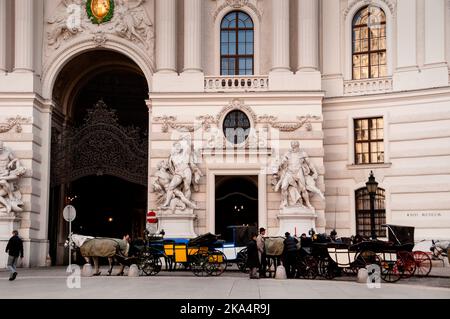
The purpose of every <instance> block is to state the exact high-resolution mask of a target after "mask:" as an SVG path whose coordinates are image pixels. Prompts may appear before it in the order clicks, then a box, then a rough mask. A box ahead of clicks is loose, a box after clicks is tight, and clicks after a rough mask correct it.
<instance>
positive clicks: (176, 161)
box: [153, 138, 203, 213]
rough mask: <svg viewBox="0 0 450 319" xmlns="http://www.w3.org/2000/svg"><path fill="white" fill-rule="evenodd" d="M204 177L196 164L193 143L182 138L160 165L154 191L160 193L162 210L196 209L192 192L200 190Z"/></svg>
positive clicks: (156, 174) (159, 200)
mask: <svg viewBox="0 0 450 319" xmlns="http://www.w3.org/2000/svg"><path fill="white" fill-rule="evenodd" d="M202 176H203V174H202V173H201V171H200V169H199V168H198V167H197V165H196V164H195V159H194V155H193V152H192V143H191V141H190V139H189V138H182V139H181V140H180V141H177V142H175V143H174V144H173V148H172V152H171V154H170V156H169V159H168V160H164V161H161V162H160V163H159V164H158V171H157V172H156V173H155V177H156V179H155V180H154V182H153V190H154V191H156V192H157V193H158V200H157V201H158V204H160V205H161V206H160V207H159V208H160V209H161V210H169V211H171V212H172V213H174V212H175V210H180V211H183V210H185V209H186V208H192V209H195V208H196V204H195V203H194V202H193V201H192V200H191V196H192V190H191V187H193V188H194V190H198V184H199V181H200V178H201V177H202Z"/></svg>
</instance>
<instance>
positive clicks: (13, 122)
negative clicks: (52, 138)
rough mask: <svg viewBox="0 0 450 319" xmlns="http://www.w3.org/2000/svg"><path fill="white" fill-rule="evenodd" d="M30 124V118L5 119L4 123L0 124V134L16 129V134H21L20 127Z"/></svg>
mask: <svg viewBox="0 0 450 319" xmlns="http://www.w3.org/2000/svg"><path fill="white" fill-rule="evenodd" d="M29 122H30V118H26V117H22V116H20V115H17V116H16V117H10V118H7V119H6V123H0V133H6V132H8V131H10V130H12V128H13V127H16V133H21V132H22V125H23V124H27V123H29Z"/></svg>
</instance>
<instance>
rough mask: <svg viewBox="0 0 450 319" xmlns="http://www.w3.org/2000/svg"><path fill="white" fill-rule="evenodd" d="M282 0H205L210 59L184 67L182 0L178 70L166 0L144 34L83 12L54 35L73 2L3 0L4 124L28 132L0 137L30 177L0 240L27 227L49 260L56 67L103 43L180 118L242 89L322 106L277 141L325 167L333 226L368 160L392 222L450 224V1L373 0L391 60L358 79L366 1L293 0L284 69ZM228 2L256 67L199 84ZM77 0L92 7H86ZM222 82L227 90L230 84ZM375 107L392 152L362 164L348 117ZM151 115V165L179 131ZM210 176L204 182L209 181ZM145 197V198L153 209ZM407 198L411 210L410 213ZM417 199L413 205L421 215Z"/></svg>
mask: <svg viewBox="0 0 450 319" xmlns="http://www.w3.org/2000/svg"><path fill="white" fill-rule="evenodd" d="M77 1H78V0H74V3H77ZM277 1H278V0H249V1H231V2H230V3H231V4H232V5H228V4H227V3H228V2H227V1H225V0H217V1H212V0H211V1H210V0H203V2H202V7H201V14H200V17H201V20H202V26H201V37H200V38H201V50H200V54H201V69H202V70H201V71H200V72H194V73H186V72H183V69H184V58H185V51H184V48H185V44H186V43H185V41H191V38H189V37H186V39H185V36H186V35H187V33H186V32H185V25H184V22H185V21H188V20H185V17H184V14H185V10H184V9H185V6H186V2H184V1H182V0H176V1H175V3H176V11H175V12H176V16H175V18H174V19H173V20H171V21H173V23H174V25H175V30H176V32H175V33H176V34H175V38H176V41H175V43H176V45H175V47H174V48H173V52H163V53H166V55H171V54H174V56H175V57H176V61H175V70H174V72H172V73H170V74H166V73H164V72H163V73H161V72H158V68H159V65H158V63H157V62H158V61H157V56H158V54H159V56H161V50H162V48H160V47H158V46H157V45H156V43H157V39H158V36H159V37H160V38H159V39H161V35H158V32H160V31H161V21H164V19H166V18H167V16H164V17H161V16H159V17H158V14H157V12H158V10H157V8H158V5H161V4H163V3H164V2H162V1H160V0H147V1H145V2H144V3H143V4H142V6H141V7H140V8H139V10H138V11H139V14H143V19H144V20H145V21H146V22H147V24H146V25H147V26H146V27H145V28H146V30H147V31H148V33H147V35H148V36H149V38H148V39H149V41H148V43H147V45H145V44H143V43H141V42H140V41H139V40H138V39H137V38H136V37H133V36H131V37H127V35H126V34H122V35H120V34H119V33H117V32H115V31H114V30H115V29H114V28H111V26H113V25H115V23H116V22H118V20H117V19H119V18H118V17H119V16H118V15H117V16H116V18H115V19H116V20H114V21H113V22H111V23H110V24H107V25H101V26H99V27H97V26H94V25H92V24H90V22H88V23H87V24H86V21H84V20H83V23H84V24H83V27H85V28H84V29H83V32H74V33H73V34H66V35H67V36H66V37H62V35H59V36H58V39H59V40H60V45H59V47H57V48H56V46H55V45H51V44H50V40H51V34H49V32H50V33H51V31H52V30H53V31H55V30H56V31H58V29H53V28H54V26H55V25H56V24H55V23H54V22H53V21H57V20H58V19H61V20H58V21H60V22H61V21H62V25H64V23H63V22H64V19H67V17H68V15H69V13H68V12H67V10H66V7H65V6H64V4H63V2H62V1H60V0H45V1H44V0H36V1H35V0H16V1H13V0H0V13H1V14H2V15H1V16H4V17H6V18H5V19H3V20H0V42H1V43H0V62H1V61H5V62H4V66H3V65H0V123H5V122H6V121H7V119H8V118H9V117H15V116H17V115H20V116H23V117H25V118H27V119H29V122H27V123H24V124H23V125H22V127H23V131H22V132H21V133H13V132H12V131H9V132H6V133H0V139H1V140H3V141H5V144H6V146H7V147H9V148H11V149H12V151H13V152H14V153H15V154H16V155H17V156H18V157H19V158H20V159H21V160H22V162H23V164H24V165H25V166H26V167H27V169H28V172H27V176H26V177H25V178H24V179H23V180H22V181H21V183H20V187H21V191H22V193H23V194H24V199H25V202H26V211H25V212H24V213H22V214H20V216H18V218H16V219H14V220H9V219H5V218H2V219H1V221H0V223H1V225H2V226H1V227H2V228H1V231H0V246H1V245H3V246H4V244H5V241H6V239H7V238H8V237H9V233H10V230H11V229H12V228H19V230H20V235H21V236H22V237H24V238H25V240H26V241H27V243H31V244H30V245H34V247H36V248H33V249H32V250H31V251H32V253H31V254H30V253H29V252H28V253H27V257H26V258H27V259H26V260H27V261H26V263H25V265H44V264H45V256H46V255H47V252H46V249H47V244H46V240H47V224H48V215H49V203H48V187H49V180H48V176H49V171H50V163H49V161H48V158H49V152H50V148H49V142H50V138H49V128H50V125H51V119H52V116H53V114H52V109H53V108H58V109H63V108H64V106H63V105H55V103H54V100H53V98H52V90H53V85H54V82H55V80H56V77H57V76H58V74H59V72H60V70H61V69H62V68H63V66H64V65H65V64H66V63H68V62H69V61H70V60H71V59H72V58H73V57H75V56H77V55H79V54H82V53H83V52H86V51H89V50H96V49H106V50H113V51H116V52H119V53H123V54H124V55H126V56H128V57H129V58H131V59H132V60H133V61H134V62H136V64H137V65H138V66H139V67H140V68H141V69H142V71H143V73H144V74H145V76H146V78H147V81H148V84H149V88H150V94H149V98H150V99H151V103H152V104H153V112H154V116H160V115H162V114H167V115H169V114H176V115H177V118H178V120H179V121H183V122H184V121H192V120H193V119H194V118H195V116H197V115H199V114H200V115H202V114H206V113H211V114H215V113H217V112H218V110H220V109H221V108H223V107H224V106H226V105H227V104H228V103H230V101H231V100H232V99H233V98H240V99H242V100H243V101H244V103H245V105H248V106H250V107H252V108H253V110H254V112H255V113H256V114H257V115H258V116H260V115H264V114H265V113H269V114H271V115H276V116H277V117H278V118H279V119H280V121H286V120H288V119H290V118H291V116H292V115H298V116H302V115H306V114H307V113H310V114H313V115H318V116H321V120H320V122H317V123H313V130H312V131H311V132H309V131H304V129H303V128H302V129H300V130H299V131H294V132H289V133H286V134H285V133H282V134H280V137H281V143H280V144H281V145H282V147H281V150H282V151H285V150H286V149H287V148H288V141H289V140H292V139H300V141H301V142H302V143H303V144H304V145H305V147H306V148H307V150H308V151H309V152H310V156H311V157H312V158H313V161H314V163H315V164H316V165H317V166H318V168H319V171H320V174H321V177H320V178H321V179H320V181H319V185H320V187H321V188H325V189H326V197H327V200H326V205H325V204H324V203H318V202H315V203H314V205H317V206H316V207H317V209H318V210H324V209H325V207H326V228H325V230H327V231H328V230H330V229H332V228H334V227H335V224H336V228H337V229H338V233H339V234H342V235H344V234H345V235H350V234H352V233H353V232H354V230H355V223H354V190H355V189H356V188H358V187H360V186H363V185H364V182H365V181H366V180H367V177H368V173H369V171H370V170H374V173H375V176H376V178H377V180H379V181H380V183H381V185H380V186H383V187H384V188H385V189H386V194H387V200H386V207H387V221H388V222H392V223H399V224H411V225H415V226H416V227H417V238H418V239H420V238H429V237H442V238H443V237H446V236H447V237H448V235H446V234H448V230H449V228H450V221H449V220H448V213H449V210H450V203H449V202H448V198H449V196H448V195H449V191H450V190H449V189H448V185H449V183H448V177H449V176H450V172H449V165H450V164H449V161H448V158H449V157H450V150H449V149H448V147H449V146H448V145H449V143H448V142H449V136H448V133H449V132H448V124H449V107H450V106H449V105H450V101H449V99H450V98H449V92H448V90H449V80H450V68H449V66H450V63H449V62H450V40H449V39H450V1H449V0H433V1H428V0H374V1H372V3H373V4H375V5H378V6H380V7H381V8H382V9H383V10H384V11H385V13H386V16H387V30H388V61H389V62H388V63H389V72H388V76H387V77H385V78H381V79H368V80H358V81H354V80H352V79H351V76H350V74H351V62H350V61H351V29H350V21H351V19H352V17H353V14H354V13H355V12H357V10H358V9H360V8H361V7H363V6H364V5H366V4H367V1H362V0H335V1H330V0H322V1H320V2H319V4H318V8H319V14H318V16H311V17H303V18H300V14H301V13H302V12H303V14H304V12H305V11H304V10H303V11H302V10H300V8H301V6H305V5H306V4H308V5H311V3H316V2H308V1H310V0H290V1H288V2H289V3H288V5H289V12H288V14H287V15H285V16H282V17H283V18H284V19H286V18H287V17H289V19H290V21H289V30H288V32H289V35H290V36H289V37H288V38H289V46H288V47H287V50H288V51H289V63H288V67H287V68H286V70H283V72H273V67H274V60H275V59H274V53H275V51H274V48H277V45H275V44H274V43H279V42H276V41H278V40H279V39H280V37H279V36H278V35H275V34H274V30H275V29H274V25H273V23H274V22H276V21H278V20H277V19H275V18H274V16H273V15H274V12H275V11H274V7H273V4H274V3H278V2H277ZM27 5H28V6H29V5H31V6H32V10H29V11H25V10H22V9H23V8H24V6H27ZM233 5H235V6H237V7H238V9H240V10H244V11H245V12H248V13H249V14H250V15H251V16H252V18H254V22H255V27H256V29H255V33H256V34H257V37H256V38H257V40H256V47H255V58H256V63H257V67H256V68H255V70H256V72H255V76H257V77H255V78H254V80H255V82H252V85H250V86H247V87H243V88H235V89H233V90H229V89H227V88H226V87H222V86H221V85H219V86H217V87H212V88H211V87H207V86H206V87H205V80H206V82H207V83H209V82H208V81H209V80H211V83H216V82H215V81H216V80H217V79H221V77H220V74H219V71H218V65H219V63H218V61H219V43H218V41H219V40H218V39H219V33H218V25H219V23H220V17H222V16H223V15H225V14H226V13H227V12H230V11H232V10H235V9H236V8H235V7H233ZM17 8H19V9H17ZM303 8H310V9H311V7H303ZM81 9H82V10H81V11H80V12H81V13H82V14H84V11H83V10H84V9H83V8H81ZM136 12H137V11H133V9H130V10H129V11H128V13H129V14H135V13H136ZM311 12H314V11H311ZM117 14H118V13H117ZM302 19H303V20H302ZM314 19H317V21H318V23H319V30H318V33H317V34H315V33H312V34H311V33H310V34H309V35H308V36H302V35H301V32H300V31H299V30H300V26H303V23H306V22H308V23H310V22H311V21H315V20H314ZM20 26H25V27H26V32H25V33H20V34H19V32H18V28H19V29H20ZM49 36H50V38H49ZM317 39H318V41H319V50H318V51H317V59H318V63H317V67H316V68H313V69H312V70H308V71H307V72H306V71H305V70H303V72H300V71H301V70H300V71H299V70H298V69H299V66H301V59H300V54H301V52H300V51H301V50H299V49H301V48H302V47H303V48H304V47H307V48H311V49H310V51H308V52H309V53H314V52H315V51H314V46H311V43H314V41H315V40H317ZM284 43H286V42H284ZM158 50H160V51H158ZM314 54H315V53H314ZM163 55H164V54H163ZM3 57H4V59H2V58H3ZM24 61H25V64H26V65H25V67H24V65H23V63H24ZM0 64H1V63H0ZM19 69H20V70H19ZM252 79H253V78H252ZM254 83H265V85H264V86H259V85H255V84H254ZM226 91H228V92H230V93H227V94H223V92H226ZM250 91H252V93H249V92H250ZM322 92H323V93H322ZM321 94H323V95H324V99H323V102H322V97H320V98H319V97H318V96H320V95H321ZM322 103H323V105H322ZM372 115H382V116H383V117H384V118H385V136H386V140H385V146H386V153H387V154H386V163H385V164H383V165H378V166H368V167H363V166H355V165H352V164H353V163H352V158H353V157H352V149H353V141H352V136H353V135H352V129H353V128H352V120H351V119H352V118H354V117H362V116H372ZM322 122H323V129H322ZM152 124H153V133H152V141H151V143H152V144H151V160H150V165H151V167H153V168H154V167H155V165H156V162H157V161H158V160H160V159H161V158H163V157H164V156H167V153H168V151H169V149H170V146H171V144H172V141H171V138H172V137H170V138H169V135H170V136H172V135H171V133H170V132H169V133H161V132H160V127H159V124H160V123H157V122H156V121H153V123H152ZM258 125H260V124H258ZM322 143H323V145H324V146H323V147H322ZM323 154H324V156H325V157H324V158H323ZM204 165H205V166H203V167H202V168H203V169H204V170H206V171H207V170H208V166H207V163H205V164H204ZM323 178H324V180H322V179H323ZM202 183H206V181H205V180H202ZM269 186H270V185H269V182H268V184H267V194H266V197H267V198H266V201H267V226H268V227H269V230H270V232H271V233H273V232H275V229H276V227H277V220H276V213H277V209H278V208H277V205H278V201H279V194H275V193H272V191H271V187H269ZM206 189H207V188H206V184H204V185H201V192H200V193H198V194H195V195H194V198H195V199H196V200H197V201H199V202H200V203H202V204H201V208H200V209H199V212H198V214H199V220H198V224H197V225H196V227H197V230H198V232H203V231H206V230H207V229H208V228H207V221H206V212H207V206H206V205H207V204H206V202H207V201H206V196H207V195H206V194H207V193H206ZM151 198H152V197H151V196H150V199H151ZM151 205H153V204H152V203H151V200H150V203H149V208H150V207H151ZM408 211H411V212H412V213H413V214H412V215H410V216H407V212H408ZM416 212H417V216H416V215H414V214H415V213H416ZM51 213H54V212H51ZM422 213H427V214H428V213H431V214H428V215H427V214H425V215H422ZM335 219H336V222H334V220H335ZM317 223H318V225H321V223H323V224H325V221H322V217H320V218H319V219H318V221H317ZM324 226H325V225H324ZM27 245H28V244H27ZM0 248H1V247H0ZM26 250H28V251H30V250H29V249H26ZM0 258H1V259H0V265H2V264H3V265H4V264H5V262H6V260H5V259H4V257H0Z"/></svg>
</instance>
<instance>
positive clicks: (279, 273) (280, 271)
mask: <svg viewBox="0 0 450 319" xmlns="http://www.w3.org/2000/svg"><path fill="white" fill-rule="evenodd" d="M275 279H287V276H286V268H284V266H283V264H280V265H279V266H278V267H277V269H276V271H275Z"/></svg>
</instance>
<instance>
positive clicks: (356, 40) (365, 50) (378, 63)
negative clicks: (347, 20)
mask: <svg viewBox="0 0 450 319" xmlns="http://www.w3.org/2000/svg"><path fill="white" fill-rule="evenodd" d="M352 59H353V79H354V80H359V79H368V78H378V77H383V76H386V75H387V62H386V15H385V14H384V12H383V10H382V9H381V8H379V7H375V6H367V7H364V8H362V9H361V10H359V11H358V12H357V13H356V14H355V16H354V17H353V22H352Z"/></svg>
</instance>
